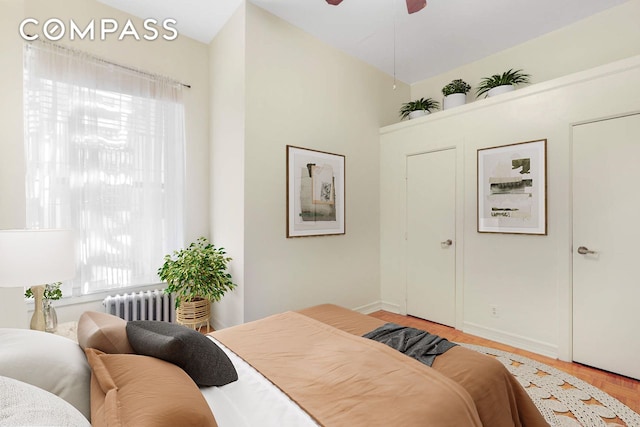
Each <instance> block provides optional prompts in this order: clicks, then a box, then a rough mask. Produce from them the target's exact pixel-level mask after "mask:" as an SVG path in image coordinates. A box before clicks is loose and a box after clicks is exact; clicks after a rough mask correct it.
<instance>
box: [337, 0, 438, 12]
mask: <svg viewBox="0 0 640 427" xmlns="http://www.w3.org/2000/svg"><path fill="white" fill-rule="evenodd" d="M327 1H329V0H327ZM426 5H427V0H407V12H409V13H410V14H411V13H416V12H419V11H421V10H422V9H424V8H425V6H426Z"/></svg>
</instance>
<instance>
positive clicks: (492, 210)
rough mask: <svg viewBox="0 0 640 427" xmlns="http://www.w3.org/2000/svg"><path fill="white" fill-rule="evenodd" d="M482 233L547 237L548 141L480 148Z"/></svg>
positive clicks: (480, 214)
mask: <svg viewBox="0 0 640 427" xmlns="http://www.w3.org/2000/svg"><path fill="white" fill-rule="evenodd" d="M477 195H478V232H479V233H509V234H511V233H513V234H533V235H547V140H546V139H539V140H535V141H527V142H519V143H515V144H509V145H502V146H498V147H490V148H481V149H478V194H477Z"/></svg>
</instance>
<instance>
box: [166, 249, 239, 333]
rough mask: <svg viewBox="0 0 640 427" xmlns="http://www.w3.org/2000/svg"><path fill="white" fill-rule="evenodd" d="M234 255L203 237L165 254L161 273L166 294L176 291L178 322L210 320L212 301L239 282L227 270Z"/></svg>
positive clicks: (193, 324) (194, 322) (190, 323)
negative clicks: (234, 281) (235, 281)
mask: <svg viewBox="0 0 640 427" xmlns="http://www.w3.org/2000/svg"><path fill="white" fill-rule="evenodd" d="M229 261H231V258H229V257H227V256H226V252H225V250H224V248H216V247H215V246H213V244H211V243H209V241H208V240H207V239H206V238H205V237H200V238H199V239H197V240H196V241H195V242H193V243H191V244H190V245H189V246H188V247H187V248H184V249H180V250H179V251H174V252H173V255H166V256H165V257H164V264H163V265H162V267H160V268H159V269H158V276H159V277H160V279H161V280H163V281H166V282H167V287H166V289H165V290H164V292H165V293H166V294H175V298H176V317H177V319H176V320H177V322H178V323H180V324H183V325H190V326H193V327H196V326H197V325H200V324H203V323H207V325H208V323H209V318H210V314H211V302H212V301H220V299H221V298H222V296H223V295H224V294H225V293H226V292H227V291H230V290H232V289H233V288H234V287H235V286H236V285H235V284H234V283H233V282H232V280H231V274H229V273H228V272H227V268H228V264H229Z"/></svg>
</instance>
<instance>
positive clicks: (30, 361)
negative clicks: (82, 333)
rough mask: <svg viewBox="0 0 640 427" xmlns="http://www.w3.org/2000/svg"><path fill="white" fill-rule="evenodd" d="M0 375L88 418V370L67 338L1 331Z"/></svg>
mask: <svg viewBox="0 0 640 427" xmlns="http://www.w3.org/2000/svg"><path fill="white" fill-rule="evenodd" d="M0 375H1V376H5V377H9V378H14V379H16V380H18V381H22V382H25V383H28V384H32V385H34V386H36V387H39V388H41V389H44V390H46V391H48V392H50V393H53V394H55V395H56V396H59V397H61V398H62V399H64V400H66V401H67V402H69V403H70V404H71V405H73V406H74V407H75V408H77V409H78V410H79V411H80V412H81V413H82V414H83V415H84V416H85V418H86V419H88V420H89V419H90V416H91V401H90V396H89V390H90V388H91V369H90V368H89V363H88V362H87V359H86V357H85V355H84V352H83V351H82V349H81V348H80V346H79V345H78V344H77V343H76V342H74V341H71V340H70V339H68V338H64V337H61V336H58V335H54V334H50V333H47V332H41V331H32V330H30V329H9V328H0Z"/></svg>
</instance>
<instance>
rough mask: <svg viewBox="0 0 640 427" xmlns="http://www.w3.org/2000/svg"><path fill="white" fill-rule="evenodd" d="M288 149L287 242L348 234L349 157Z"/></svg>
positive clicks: (293, 147)
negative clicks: (346, 175)
mask: <svg viewBox="0 0 640 427" xmlns="http://www.w3.org/2000/svg"><path fill="white" fill-rule="evenodd" d="M286 148H287V238H292V237H310V236H327V235H340V234H345V156H344V155H341V154H334V153H328V152H326V151H318V150H312V149H309V148H302V147H296V146H293V145H287V147H286Z"/></svg>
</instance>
